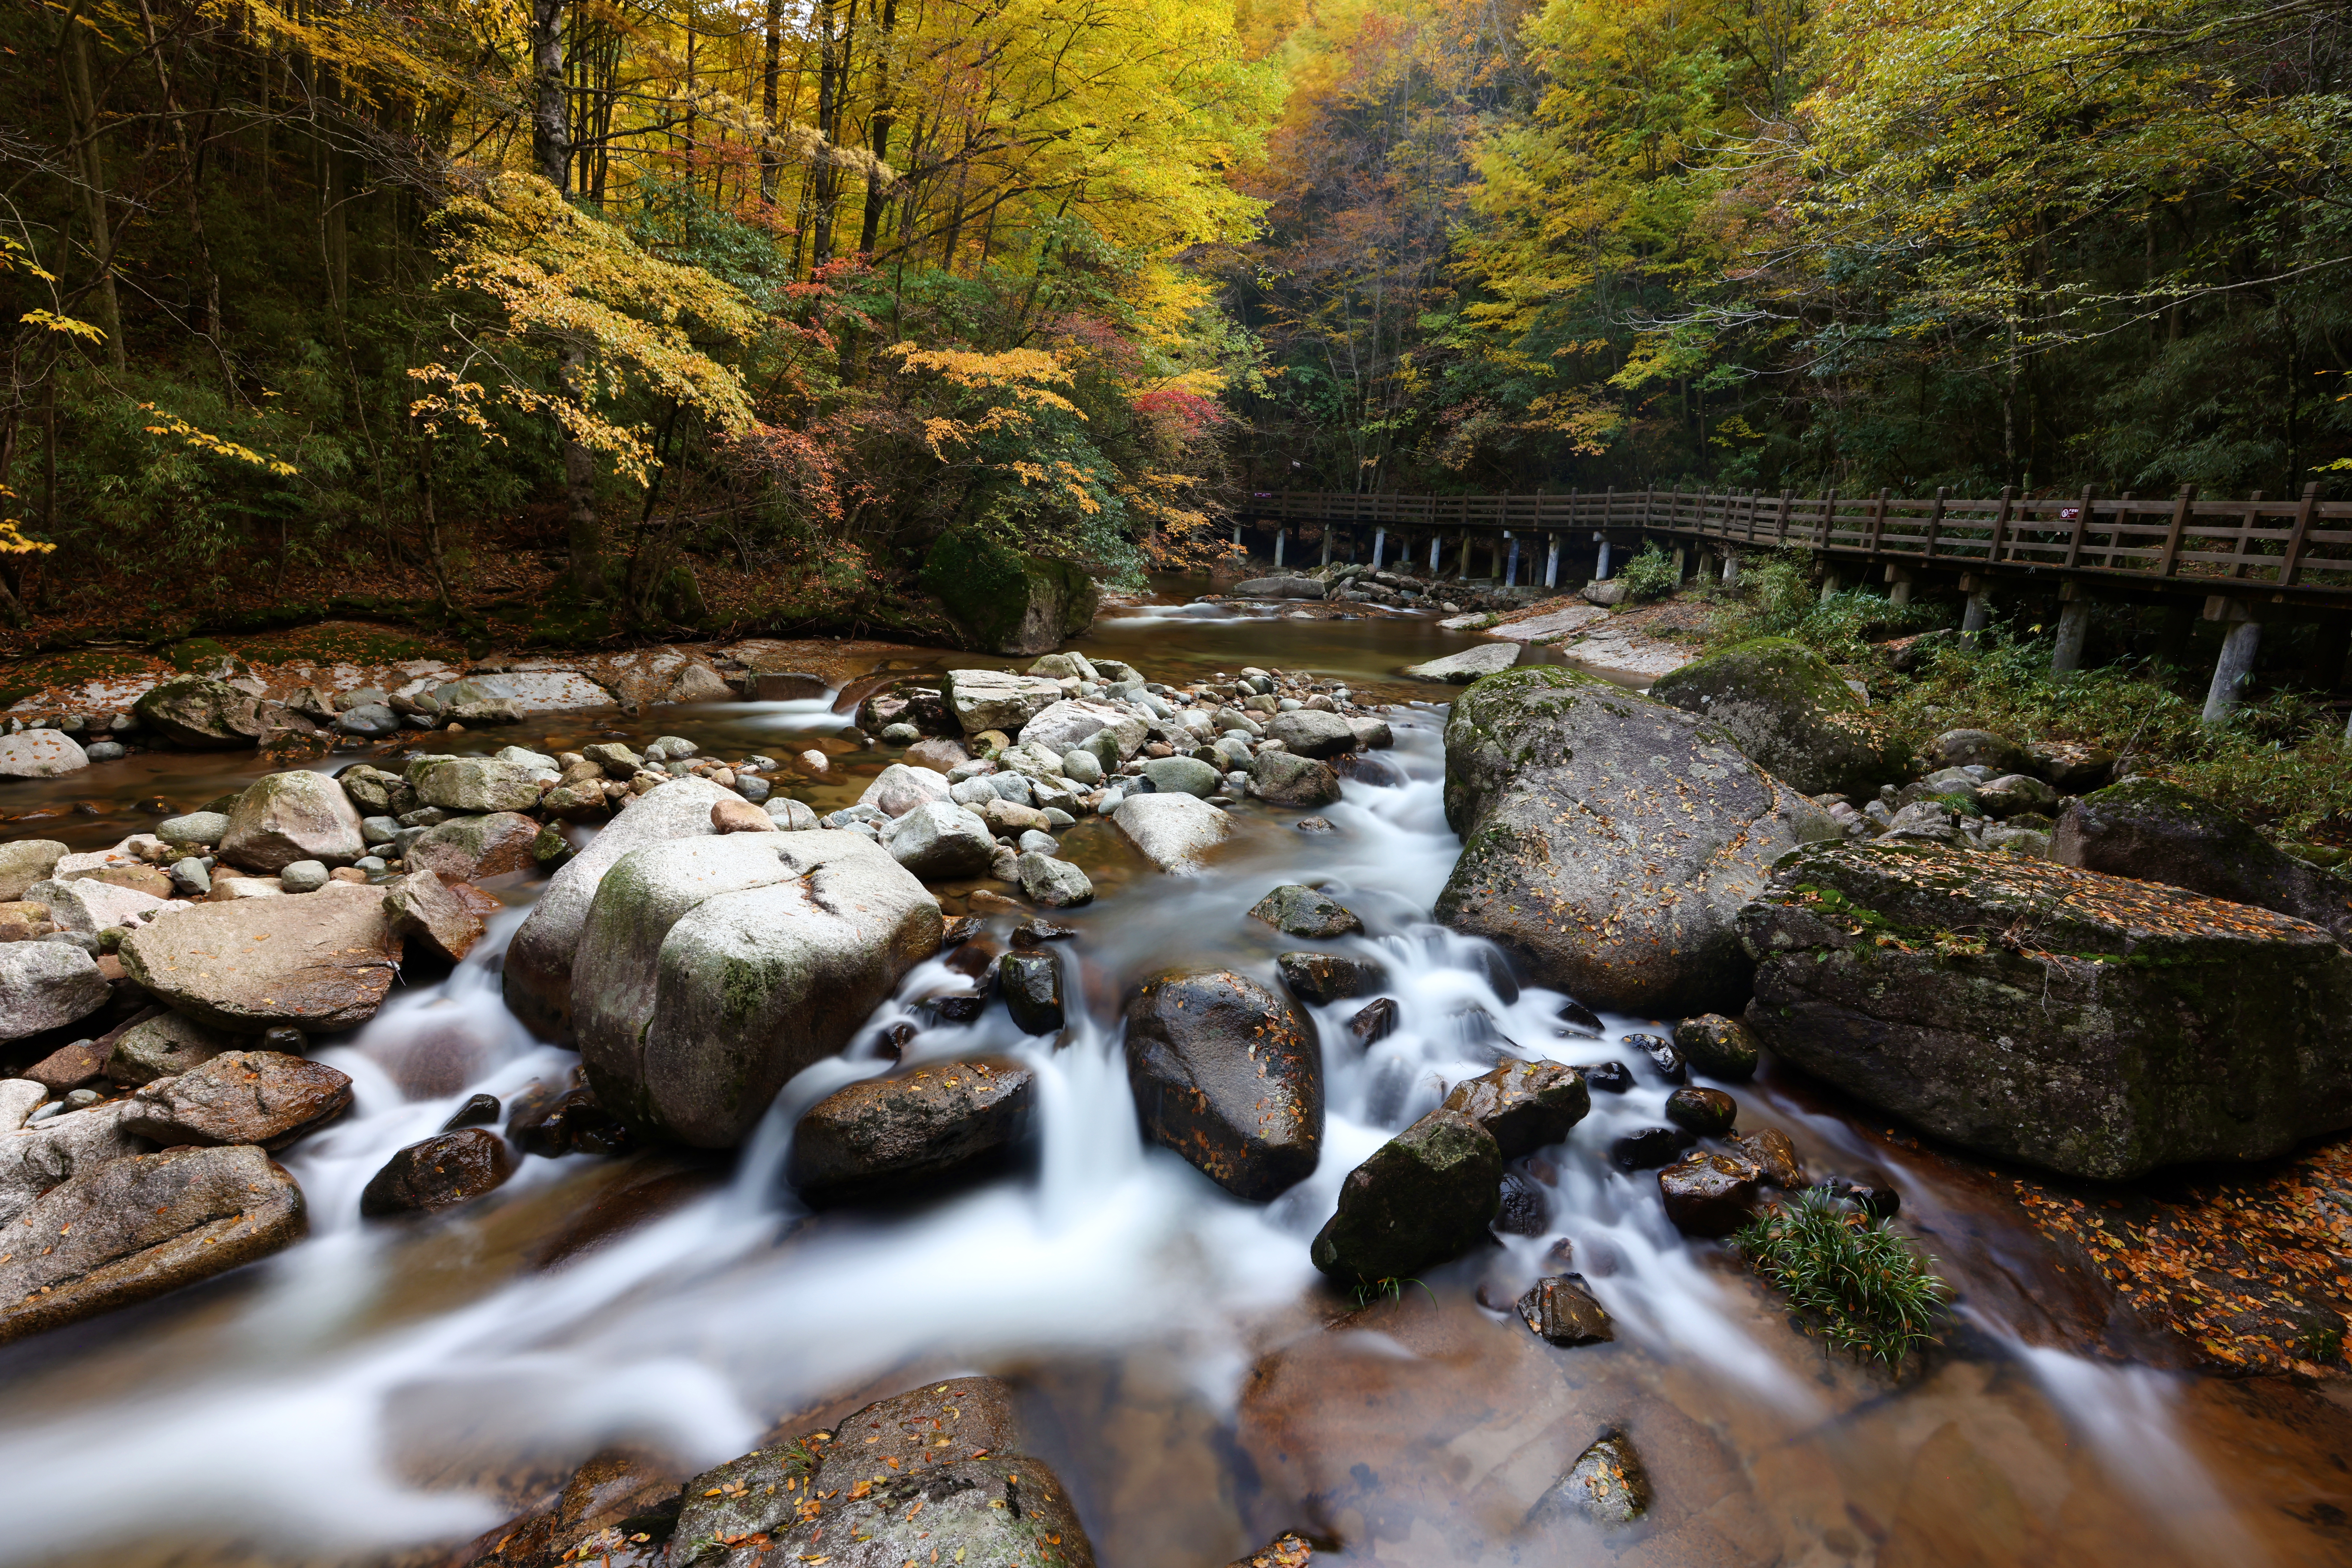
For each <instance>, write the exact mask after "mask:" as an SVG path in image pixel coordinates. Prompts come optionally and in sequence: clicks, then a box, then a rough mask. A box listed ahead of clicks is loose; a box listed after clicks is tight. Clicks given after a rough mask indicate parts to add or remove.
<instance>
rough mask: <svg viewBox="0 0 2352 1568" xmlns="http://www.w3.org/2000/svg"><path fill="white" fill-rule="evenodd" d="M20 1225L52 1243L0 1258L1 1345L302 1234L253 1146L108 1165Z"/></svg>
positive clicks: (297, 1194) (131, 1158)
mask: <svg viewBox="0 0 2352 1568" xmlns="http://www.w3.org/2000/svg"><path fill="white" fill-rule="evenodd" d="M83 1114H85V1115H87V1114H88V1113H87V1112H85V1113H83ZM22 1218H23V1222H24V1226H23V1228H25V1229H26V1230H27V1231H29V1232H30V1233H31V1234H34V1235H39V1236H47V1237H54V1238H56V1239H55V1240H54V1241H51V1242H49V1243H47V1244H46V1245H44V1246H42V1247H40V1248H37V1249H36V1248H33V1247H19V1248H17V1249H16V1253H15V1256H14V1257H12V1258H10V1259H8V1260H6V1261H0V1302H6V1303H7V1304H6V1305H5V1306H0V1342H6V1341H10V1340H16V1339H22V1338H24V1337H25V1336H26V1335H27V1334H34V1333H41V1332H43V1331H44V1330H47V1329H53V1328H58V1327H60V1326H62V1325H63V1324H66V1323H69V1322H79V1321H80V1320H81V1319H83V1318H89V1317H95V1316H97V1315H98V1314H99V1313H100V1312H112V1311H113V1310H114V1309H116V1308H118V1307H126V1306H129V1305H131V1303H132V1302H134V1301H147V1300H150V1299H151V1298H152V1297H155V1296H160V1295H162V1294H163V1293H164V1292H165V1291H173V1290H177V1289H178V1288H179V1287H180V1286H182V1285H187V1284H193V1283H194V1282H195V1281H198V1280H205V1279H210V1278H211V1277H212V1276H213V1275H215V1274H220V1273H225V1272H226V1271H227V1270H231V1269H234V1268H236V1267H238V1266H240V1265H242V1264H245V1263H249V1262H251V1261H253V1260H256V1259H257V1258H266V1257H268V1256H269V1255H270V1254H271V1253H273V1252H277V1251H279V1250H280V1249H284V1248H286V1247H289V1246H291V1245H292V1244H293V1243H294V1242H296V1241H299V1240H300V1239H301V1238H302V1237H303V1235H304V1234H305V1232H306V1231H307V1230H308V1228H309V1227H308V1223H307V1220H306V1218H305V1215H304V1210H303V1205H302V1189H301V1188H300V1187H298V1186H295V1185H294V1180H293V1178H292V1177H291V1176H288V1175H287V1174H286V1173H285V1172H284V1171H282V1170H280V1169H279V1168H278V1166H276V1165H275V1164H274V1163H272V1162H271V1160H270V1159H269V1156H268V1155H265V1154H263V1153H262V1152H261V1151H260V1150H259V1149H257V1148H251V1147H236V1148H221V1149H167V1150H165V1151H164V1152H163V1153H162V1154H159V1155H125V1156H123V1157H121V1158H119V1159H113V1160H109V1161H106V1162H104V1163H102V1164H100V1165H97V1166H92V1167H90V1168H88V1169H85V1170H82V1171H79V1172H78V1173H77V1174H76V1175H75V1176H73V1177H72V1178H71V1179H69V1180H68V1181H66V1182H63V1183H61V1184H59V1185H58V1186H56V1187H54V1188H52V1189H50V1191H48V1192H47V1194H45V1195H44V1196H43V1197H41V1198H39V1199H38V1200H37V1202H35V1203H34V1204H33V1205H32V1206H31V1207H29V1208H27V1209H26V1210H25V1211H24V1214H23V1216H22Z"/></svg>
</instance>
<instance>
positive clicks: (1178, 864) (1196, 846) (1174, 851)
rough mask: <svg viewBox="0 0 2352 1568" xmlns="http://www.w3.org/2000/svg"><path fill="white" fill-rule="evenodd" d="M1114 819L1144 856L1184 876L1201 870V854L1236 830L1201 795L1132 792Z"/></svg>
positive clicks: (1229, 821) (1113, 814)
mask: <svg viewBox="0 0 2352 1568" xmlns="http://www.w3.org/2000/svg"><path fill="white" fill-rule="evenodd" d="M1110 820H1111V821H1113V822H1115V823H1117V824H1118V831H1120V832H1122V833H1124V834H1126V835H1127V839H1128V841H1129V843H1131V844H1133V845H1134V846H1135V847H1136V848H1137V849H1139V850H1140V851H1142V852H1143V858H1144V859H1146V860H1148V861H1150V862H1151V863H1152V864H1153V865H1156V866H1158V867H1159V868H1160V870H1161V871H1165V872H1173V873H1177V874H1178V875H1180V876H1189V875H1191V874H1192V873H1195V872H1197V871H1199V870H1200V869H1201V864H1202V862H1201V857H1202V855H1204V854H1205V853H1207V852H1208V851H1210V850H1211V849H1213V848H1214V847H1215V846H1216V845H1218V844H1221V843H1223V841H1225V840H1226V839H1227V838H1229V837H1231V836H1232V834H1233V831H1234V824H1233V820H1232V819H1231V818H1229V817H1227V816H1226V815H1225V814H1224V812H1223V811H1221V810H1218V809H1217V808H1216V807H1214V806H1212V805H1210V804H1209V803H1208V802H1207V801H1206V800H1202V799H1201V798H1200V797H1199V796H1197V795H1156V794H1155V795H1129V797H1127V798H1126V799H1125V800H1121V801H1120V802H1119V804H1118V810H1116V811H1113V812H1112V813H1111V818H1110Z"/></svg>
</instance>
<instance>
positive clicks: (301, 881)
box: [278, 861, 327, 893]
mask: <svg viewBox="0 0 2352 1568" xmlns="http://www.w3.org/2000/svg"><path fill="white" fill-rule="evenodd" d="M326 885H327V868H326V866H325V865H324V864H323V863H322V862H318V861H296V862H294V863H293V864H291V865H289V866H285V867H283V868H281V869H280V870H279V871H278V886H280V887H282V888H284V889H285V890H286V891H287V892H289V893H316V892H318V891H319V890H320V888H322V887H324V886H326Z"/></svg>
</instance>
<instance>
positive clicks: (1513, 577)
mask: <svg viewBox="0 0 2352 1568" xmlns="http://www.w3.org/2000/svg"><path fill="white" fill-rule="evenodd" d="M1510 539H1511V559H1510V560H1509V562H1508V563H1507V564H1506V565H1505V566H1504V568H1503V586H1504V587H1505V588H1516V587H1517V586H1518V581H1519V538H1518V536H1517V534H1513V535H1511V536H1510Z"/></svg>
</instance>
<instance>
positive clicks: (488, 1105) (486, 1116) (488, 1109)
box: [441, 1094, 499, 1133]
mask: <svg viewBox="0 0 2352 1568" xmlns="http://www.w3.org/2000/svg"><path fill="white" fill-rule="evenodd" d="M498 1119H499V1097H498V1096H497V1095H495V1094H468V1095H467V1096H466V1103H464V1104H462V1105H460V1106H458V1107H457V1109H456V1110H455V1111H452V1112H451V1113H449V1119H448V1120H447V1121H446V1122H444V1123H442V1124H441V1130H442V1131H443V1132H445V1133H454V1132H456V1131H457V1129H458V1128H460V1127H487V1126H489V1125H490V1124H492V1123H494V1122H496V1121H497V1120H498Z"/></svg>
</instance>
